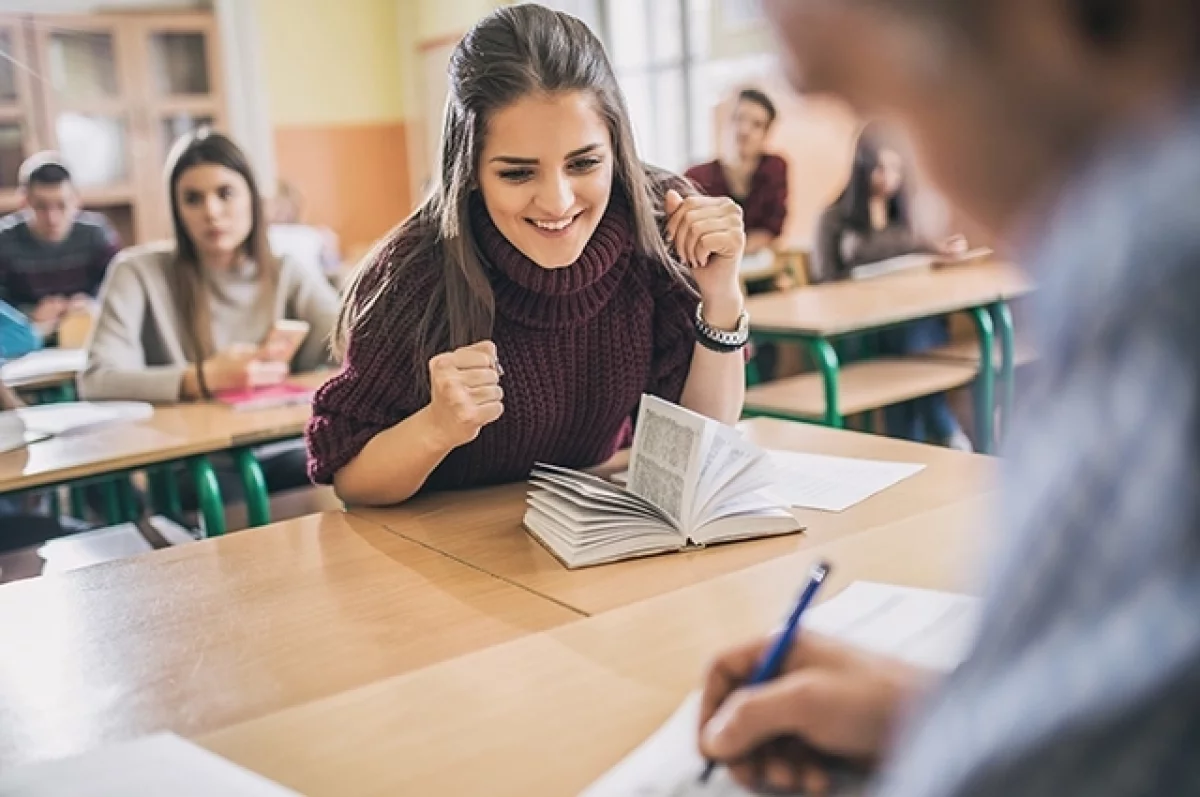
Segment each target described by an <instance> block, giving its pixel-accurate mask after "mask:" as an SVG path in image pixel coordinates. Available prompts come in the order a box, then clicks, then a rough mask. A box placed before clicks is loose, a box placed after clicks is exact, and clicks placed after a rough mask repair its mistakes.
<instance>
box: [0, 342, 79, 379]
mask: <svg viewBox="0 0 1200 797" xmlns="http://www.w3.org/2000/svg"><path fill="white" fill-rule="evenodd" d="M85 365H87V352H86V351H84V350H83V349H41V350H40V351H35V352H30V353H29V354H26V355H25V356H24V357H18V358H17V359H15V360H9V361H8V362H6V363H5V364H4V365H3V366H0V379H2V380H4V381H5V382H17V381H20V380H24V379H36V378H38V377H41V376H49V375H50V374H61V373H78V372H79V371H82V370H83V367H84V366H85Z"/></svg>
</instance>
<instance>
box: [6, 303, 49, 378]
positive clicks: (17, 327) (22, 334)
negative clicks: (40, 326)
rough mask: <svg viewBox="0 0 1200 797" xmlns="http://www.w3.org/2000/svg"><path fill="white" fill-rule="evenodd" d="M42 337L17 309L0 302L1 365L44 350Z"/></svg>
mask: <svg viewBox="0 0 1200 797" xmlns="http://www.w3.org/2000/svg"><path fill="white" fill-rule="evenodd" d="M42 343H43V340H42V335H41V333H40V332H38V330H37V328H36V327H34V325H33V323H32V322H31V321H30V320H29V319H28V318H27V317H26V316H25V314H24V313H22V312H21V311H20V310H18V309H17V308H15V307H13V306H12V305H11V304H9V303H8V302H6V301H3V300H0V364H3V363H4V361H5V360H15V359H17V358H18V357H24V356H25V355H26V354H29V353H30V352H31V351H37V350H38V349H40V348H42Z"/></svg>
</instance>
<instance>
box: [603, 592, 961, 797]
mask: <svg viewBox="0 0 1200 797" xmlns="http://www.w3.org/2000/svg"><path fill="white" fill-rule="evenodd" d="M977 616H978V602H977V601H976V600H975V599H974V598H968V597H965V596H962V595H952V594H949V593H944V592H932V591H929V590H921V589H910V588H907V587H894V586H889V585H886V584H874V583H870V582H865V581H856V582H855V583H853V584H851V585H850V586H849V587H847V588H846V589H844V590H842V592H841V593H839V594H838V595H837V596H835V597H834V598H832V599H830V600H828V601H826V602H825V603H823V604H821V605H819V606H817V607H816V608H814V609H812V610H811V611H810V612H809V613H808V615H807V616H806V618H805V621H804V629H805V630H816V631H819V632H821V633H823V634H826V635H829V636H833V637H836V638H838V639H841V640H843V641H845V642H848V643H851V644H854V645H857V646H859V647H861V648H864V649H867V650H871V651H874V652H876V653H882V654H886V655H890V656H895V657H897V658H900V659H904V660H905V661H908V662H911V663H913V664H917V665H920V666H923V667H929V668H932V669H940V670H950V669H952V668H954V667H955V666H956V665H957V664H958V663H959V662H960V661H962V659H963V657H964V656H965V655H966V652H967V649H968V646H969V645H970V643H971V639H972V637H973V635H974V630H975V625H976V622H977ZM699 711H700V696H699V693H692V694H691V695H689V696H688V698H687V699H686V700H685V701H684V702H683V704H682V705H681V706H680V707H679V709H678V710H676V712H675V713H674V714H673V715H671V718H670V719H668V720H667V721H666V723H665V724H663V725H662V726H661V727H660V728H659V729H658V730H657V731H656V732H655V733H654V735H652V736H651V737H650V738H649V739H647V740H646V741H645V742H644V743H643V744H642V745H641V746H639V747H638V748H637V749H636V750H634V751H633V752H632V753H630V754H629V755H628V756H626V757H625V759H624V760H622V761H621V762H620V763H619V764H617V766H615V767H614V768H613V769H611V770H609V771H608V773H606V774H605V775H604V776H603V777H601V778H600V779H599V780H597V781H596V782H595V783H593V784H592V785H591V786H590V787H588V789H587V790H586V791H584V792H583V794H582V795H581V797H689V795H696V796H697V797H700V796H701V795H707V796H708V797H713V795H717V796H718V797H743V796H744V795H747V794H748V792H746V791H745V790H743V789H741V788H739V787H738V786H737V785H736V784H735V783H733V782H732V781H730V780H729V779H728V778H727V777H726V776H725V774H724V771H723V770H721V769H718V770H717V772H716V773H715V774H714V775H713V778H712V780H711V781H710V782H709V783H708V784H705V785H701V784H700V783H699V782H698V779H699V776H700V772H701V771H702V770H703V767H704V762H703V759H702V758H701V757H700V752H699V750H698V749H697V748H696V729H697V725H698V723H699Z"/></svg>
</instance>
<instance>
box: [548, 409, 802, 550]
mask: <svg viewBox="0 0 1200 797" xmlns="http://www.w3.org/2000/svg"><path fill="white" fill-rule="evenodd" d="M771 467H772V466H771V464H770V460H769V459H768V457H767V454H766V452H765V451H763V450H762V449H761V448H759V447H758V446H756V445H754V443H752V442H750V441H749V440H746V439H745V438H744V437H742V436H741V435H740V434H739V433H738V432H737V430H735V429H733V428H732V427H729V426H726V425H724V424H722V423H718V422H717V421H714V420H712V419H710V418H706V417H704V416H703V415H698V414H697V413H694V412H691V411H689V410H686V409H684V408H682V407H679V406H676V405H674V404H671V403H670V402H667V401H663V400H662V399H658V398H655V397H653V396H643V397H642V404H641V409H640V411H639V413H638V422H637V431H636V433H635V434H634V439H633V451H632V453H631V454H630V462H629V477H628V485H627V486H625V487H622V486H618V485H616V484H613V483H611V482H608V481H605V480H604V479H601V478H599V477H597V476H592V475H590V474H587V473H581V472H579V471H574V470H570V469H568V468H559V467H554V466H552V465H538V466H537V467H536V468H535V469H534V471H533V476H532V479H531V482H532V489H531V490H530V493H529V499H528V503H529V508H528V510H527V511H526V513H525V527H526V528H527V529H528V530H529V532H530V533H531V534H532V535H533V536H534V537H535V538H536V539H537V540H538V541H540V542H541V543H542V544H543V545H544V546H545V547H546V548H547V549H549V551H550V552H551V553H552V554H553V555H554V556H555V557H556V558H557V559H558V560H559V561H561V562H562V563H563V564H564V565H566V566H567V567H568V568H576V567H587V566H589V565H598V564H603V563H605V562H615V561H619V560H622V559H631V558H634V557H638V556H650V555H653V554H658V553H667V552H670V551H679V550H683V549H685V548H690V547H698V546H704V545H711V544H715V543H721V542H732V541H734V540H745V539H751V538H755V537H767V536H773V535H778V534H789V533H792V532H796V531H800V530H801V526H800V524H799V523H798V522H797V521H796V519H795V518H794V517H793V516H792V514H791V513H790V512H788V511H787V509H785V508H784V507H783V506H781V505H780V504H779V501H778V500H777V499H775V498H773V497H772V496H771V495H770V494H769V493H767V492H766V490H767V488H769V487H770V486H771V485H772V484H773V483H774V478H773V476H772V473H771Z"/></svg>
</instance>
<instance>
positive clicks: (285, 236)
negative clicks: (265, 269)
mask: <svg viewBox="0 0 1200 797" xmlns="http://www.w3.org/2000/svg"><path fill="white" fill-rule="evenodd" d="M267 204H268V207H269V208H270V213H269V214H268V215H269V216H270V221H271V224H270V226H269V227H268V228H267V239H268V240H269V241H270V242H271V250H272V251H273V252H275V253H276V254H277V255H280V256H283V255H288V256H290V257H292V258H293V259H295V260H296V261H297V262H299V263H302V264H304V265H306V266H312V267H313V268H315V269H317V270H319V271H320V272H321V273H322V274H325V275H327V276H333V275H335V274H337V271H338V269H339V268H340V267H341V265H342V258H341V255H340V254H339V252H338V249H339V245H338V237H337V233H335V232H334V231H333V230H331V229H329V228H328V227H318V226H314V225H312V224H305V223H304V222H303V221H302V217H303V213H302V208H303V205H304V198H303V197H302V196H300V192H299V191H297V190H296V188H295V186H293V185H292V184H291V183H288V182H287V181H285V180H280V181H279V185H277V186H276V188H275V196H273V197H271V199H270V201H269V202H268V203H267Z"/></svg>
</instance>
